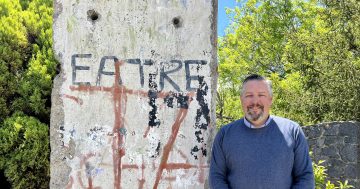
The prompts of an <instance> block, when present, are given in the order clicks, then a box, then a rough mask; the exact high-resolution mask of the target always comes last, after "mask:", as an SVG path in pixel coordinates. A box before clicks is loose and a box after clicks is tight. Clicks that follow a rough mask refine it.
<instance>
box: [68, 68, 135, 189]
mask: <svg viewBox="0 0 360 189" xmlns="http://www.w3.org/2000/svg"><path fill="white" fill-rule="evenodd" d="M123 64H124V62H122V61H117V62H115V82H114V85H113V86H112V87H99V86H70V89H71V90H73V91H74V90H76V91H87V92H94V91H104V92H110V93H111V94H112V96H113V101H114V113H115V121H114V127H113V133H114V139H113V142H112V151H113V166H114V188H116V189H120V184H121V158H122V157H123V156H124V155H125V149H124V146H123V145H124V142H125V136H124V133H121V130H122V129H125V127H124V117H123V115H124V114H125V112H126V109H125V106H126V101H127V98H126V93H127V92H131V93H133V92H134V91H132V90H131V91H127V89H126V87H124V86H122V85H121V84H118V81H119V79H120V66H121V65H123ZM138 94H141V93H140V92H138Z"/></svg>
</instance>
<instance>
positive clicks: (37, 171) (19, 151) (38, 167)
mask: <svg viewBox="0 0 360 189" xmlns="http://www.w3.org/2000/svg"><path fill="white" fill-rule="evenodd" d="M48 132H49V129H48V126H47V125H46V124H43V123H41V122H40V121H38V120H37V119H36V118H33V117H29V116H25V115H22V114H19V113H17V114H14V115H13V116H12V117H10V118H7V119H6V120H5V121H4V124H3V125H2V126H1V127H0V136H1V138H0V169H3V170H5V176H6V177H7V179H8V181H9V182H10V183H11V184H12V187H13V188H48V186H49V180H50V177H49V174H50V166H49V153H50V148H49V138H48Z"/></svg>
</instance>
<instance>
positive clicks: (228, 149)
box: [209, 74, 315, 189]
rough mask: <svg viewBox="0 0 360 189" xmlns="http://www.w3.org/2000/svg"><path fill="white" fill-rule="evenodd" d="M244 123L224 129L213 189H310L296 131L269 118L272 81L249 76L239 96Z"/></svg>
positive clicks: (215, 152) (216, 149)
mask: <svg viewBox="0 0 360 189" xmlns="http://www.w3.org/2000/svg"><path fill="white" fill-rule="evenodd" d="M240 99H241V104H242V109H243V112H244V115H245V116H244V118H242V119H240V120H237V121H234V122H232V123H230V124H228V125H225V126H223V127H222V128H221V129H220V131H219V132H218V134H217V135H216V137H215V140H214V144H213V148H212V157H211V164H210V174H209V182H210V183H209V184H210V188H212V189H226V188H233V189H314V188H315V181H314V174H313V170H312V164H311V159H310V157H309V150H308V145H307V142H306V139H305V136H304V133H303V131H302V130H301V128H300V126H299V125H298V124H297V123H296V122H293V121H291V120H289V119H286V118H281V117H278V116H274V115H270V108H271V104H272V87H271V82H270V81H269V80H266V79H265V78H264V77H262V76H260V75H256V74H253V75H250V76H248V77H247V78H246V79H245V80H244V81H243V85H242V90H241V94H240Z"/></svg>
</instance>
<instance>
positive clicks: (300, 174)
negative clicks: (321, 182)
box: [291, 127, 315, 189]
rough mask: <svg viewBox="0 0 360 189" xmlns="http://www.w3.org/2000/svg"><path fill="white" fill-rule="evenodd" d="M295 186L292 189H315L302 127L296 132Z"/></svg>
mask: <svg viewBox="0 0 360 189" xmlns="http://www.w3.org/2000/svg"><path fill="white" fill-rule="evenodd" d="M294 153H295V154H294V155H295V156H294V166H293V170H292V176H293V184H292V187H291V189H314V188H315V179H314V173H313V168H312V163H311V159H310V156H309V148H308V144H307V141H306V138H305V135H304V133H303V131H302V130H301V128H300V127H297V129H296V131H295V149H294Z"/></svg>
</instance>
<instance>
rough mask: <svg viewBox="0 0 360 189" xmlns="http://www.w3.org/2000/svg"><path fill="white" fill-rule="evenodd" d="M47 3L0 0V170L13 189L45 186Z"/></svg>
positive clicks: (49, 56)
mask: <svg viewBox="0 0 360 189" xmlns="http://www.w3.org/2000/svg"><path fill="white" fill-rule="evenodd" d="M52 3H53V1H52V0H13V1H8V0H0V94H1V96H0V136H1V138H0V140H1V144H0V145H1V148H0V170H1V171H3V172H4V173H5V176H6V177H7V180H8V181H9V182H10V183H11V185H12V187H13V188H44V187H45V188H47V187H48V182H49V180H48V178H49V138H48V124H49V118H50V106H51V103H50V95H51V88H52V79H53V78H54V76H55V74H56V72H57V70H56V66H57V62H56V61H55V58H54V55H53V51H52V14H53V8H52Z"/></svg>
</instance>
